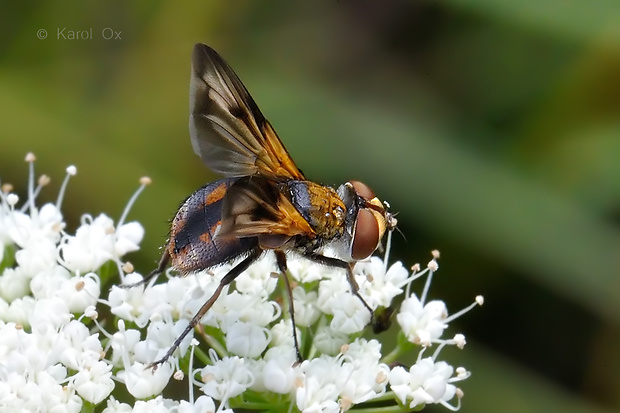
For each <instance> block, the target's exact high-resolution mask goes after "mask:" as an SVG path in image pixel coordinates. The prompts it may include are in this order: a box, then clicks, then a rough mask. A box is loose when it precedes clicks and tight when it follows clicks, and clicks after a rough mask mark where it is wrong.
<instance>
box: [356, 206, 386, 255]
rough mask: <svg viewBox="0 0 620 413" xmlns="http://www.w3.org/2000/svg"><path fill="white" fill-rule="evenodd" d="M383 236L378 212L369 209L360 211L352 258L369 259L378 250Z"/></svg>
mask: <svg viewBox="0 0 620 413" xmlns="http://www.w3.org/2000/svg"><path fill="white" fill-rule="evenodd" d="M382 235H383V234H382V232H381V230H380V229H379V222H378V221H377V216H376V212H375V211H372V210H369V209H360V210H359V212H358V213H357V222H356V224H355V232H354V234H353V244H352V245H351V258H353V259H354V260H363V259H365V258H368V257H369V256H370V255H371V254H372V253H373V252H375V250H376V249H377V246H378V245H379V241H381V236H382Z"/></svg>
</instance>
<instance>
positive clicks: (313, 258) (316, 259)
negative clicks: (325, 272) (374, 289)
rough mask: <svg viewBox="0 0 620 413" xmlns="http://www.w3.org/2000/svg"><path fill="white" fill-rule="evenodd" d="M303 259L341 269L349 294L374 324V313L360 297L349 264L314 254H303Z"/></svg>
mask: <svg viewBox="0 0 620 413" xmlns="http://www.w3.org/2000/svg"><path fill="white" fill-rule="evenodd" d="M304 257H306V258H308V259H309V260H311V261H314V262H317V263H319V264H323V265H327V266H328V267H336V268H342V269H344V270H345V271H346V272H347V281H349V285H350V286H351V292H352V293H353V294H354V295H355V296H356V297H357V298H359V300H360V301H361V302H362V304H363V305H364V307H366V309H367V310H368V312H370V323H374V317H375V315H374V312H373V310H372V308H370V306H369V305H368V303H367V302H366V300H364V298H363V297H362V296H361V295H360V292H359V289H360V287H359V285H357V281H355V277H354V276H353V270H352V269H351V264H349V263H348V262H346V261H343V260H339V259H338V258H332V257H326V256H325V255H321V254H316V253H313V252H312V253H308V254H304Z"/></svg>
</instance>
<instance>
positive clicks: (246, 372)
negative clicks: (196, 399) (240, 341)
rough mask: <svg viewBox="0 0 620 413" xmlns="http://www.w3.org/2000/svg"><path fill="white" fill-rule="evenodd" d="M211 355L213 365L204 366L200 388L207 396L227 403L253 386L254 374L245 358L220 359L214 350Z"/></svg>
mask: <svg viewBox="0 0 620 413" xmlns="http://www.w3.org/2000/svg"><path fill="white" fill-rule="evenodd" d="M211 356H212V360H213V365H212V366H206V367H204V368H203V369H202V371H201V373H200V376H201V377H202V382H203V383H204V384H203V385H202V387H201V388H200V390H201V391H202V392H203V393H205V394H206V395H207V396H210V397H213V398H214V399H217V400H221V401H222V402H223V403H225V402H226V401H227V400H228V399H230V398H232V397H236V396H238V395H240V394H241V393H243V392H244V391H245V390H246V389H248V388H249V387H251V386H252V384H253V383H254V375H253V374H252V372H251V371H250V369H249V368H248V366H246V364H245V361H244V359H242V358H239V357H237V356H234V357H225V358H223V359H221V360H218V359H216V357H215V355H214V353H213V352H211Z"/></svg>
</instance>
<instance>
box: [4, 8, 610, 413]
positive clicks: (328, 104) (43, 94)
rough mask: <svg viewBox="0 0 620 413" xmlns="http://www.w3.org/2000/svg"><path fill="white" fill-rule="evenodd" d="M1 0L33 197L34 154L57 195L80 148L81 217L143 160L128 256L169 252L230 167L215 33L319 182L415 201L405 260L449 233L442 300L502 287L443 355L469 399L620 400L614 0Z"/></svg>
mask: <svg viewBox="0 0 620 413" xmlns="http://www.w3.org/2000/svg"><path fill="white" fill-rule="evenodd" d="M0 7H1V9H0V33H1V36H0V113H2V115H1V117H0V119H1V129H2V132H1V135H2V138H1V139H2V141H1V142H2V145H1V146H0V178H2V181H3V182H7V181H10V182H12V183H13V184H15V186H16V187H17V188H18V189H19V190H20V191H22V193H23V190H24V189H25V184H26V176H27V173H26V165H25V164H24V162H23V159H24V155H25V154H26V152H28V151H32V152H34V153H35V154H36V155H37V157H38V161H37V164H36V168H37V172H38V173H46V174H48V175H50V176H51V177H52V179H53V182H52V184H51V185H50V186H51V188H47V189H46V190H45V191H44V193H43V195H42V199H43V200H50V201H53V200H55V198H56V194H57V190H58V187H59V184H60V182H61V181H62V177H63V176H64V169H65V167H66V166H68V165H70V164H75V165H76V166H77V167H78V175H77V176H76V177H75V178H74V179H73V180H72V182H71V184H70V186H69V190H68V195H67V198H66V200H65V204H64V211H65V213H66V214H67V220H68V223H69V230H70V231H71V230H73V229H75V227H76V225H77V224H78V222H79V216H80V214H82V213H84V212H89V213H92V214H98V213H99V212H106V213H108V214H110V215H111V216H112V217H114V218H118V217H119V216H120V214H121V211H122V209H123V207H124V205H125V202H126V200H127V199H128V198H129V196H130V195H131V193H132V192H133V191H134V190H135V188H136V187H137V185H138V179H139V178H140V177H141V176H143V175H148V176H150V177H151V178H152V179H153V184H152V185H151V186H150V187H149V188H148V189H147V190H146V192H145V193H144V194H143V196H141V198H140V199H139V200H138V202H137V204H136V206H135V208H134V209H133V211H132V213H131V214H130V219H137V220H139V221H140V222H141V223H142V224H143V225H144V227H145V229H146V237H145V240H144V242H143V244H142V246H143V248H142V250H141V251H140V252H139V253H135V254H133V255H132V256H131V257H130V259H131V261H132V262H134V264H135V265H136V267H137V269H138V270H139V271H141V272H147V271H148V270H150V269H151V268H152V266H153V265H154V263H155V261H156V260H157V259H158V255H159V252H158V247H159V246H161V245H162V244H163V243H164V240H165V238H166V234H167V231H168V224H167V220H168V219H169V218H170V217H171V216H172V215H173V214H174V212H175V210H176V207H177V206H178V204H179V202H180V201H181V200H183V199H184V198H185V197H186V196H187V195H189V194H190V193H191V192H192V191H193V190H195V189H197V188H198V187H199V186H201V185H203V184H204V183H206V182H208V181H210V180H213V179H215V176H214V175H213V174H212V173H211V172H210V171H208V170H207V168H205V167H204V165H202V163H201V161H200V160H199V159H198V158H197V157H196V156H195V155H194V154H193V152H192V149H191V146H190V142H189V138H188V132H187V118H188V109H187V107H188V81H189V70H190V54H191V50H192V47H193V44H194V43H195V42H204V43H207V44H209V45H211V46H212V47H214V48H215V49H216V50H218V51H219V52H220V53H221V54H222V55H223V56H224V58H225V59H226V60H227V61H228V62H229V63H230V64H231V66H232V67H233V68H234V69H235V71H236V72H237V73H238V74H239V76H240V77H241V79H242V80H243V81H244V83H245V84H246V86H247V87H248V89H249V90H250V92H251V93H252V95H253V96H254V98H255V100H256V101H257V103H258V104H259V106H260V107H261V109H262V111H263V113H264V114H265V116H266V117H267V118H268V119H270V120H271V122H272V123H273V125H274V127H275V128H276V130H277V131H278V133H279V135H280V137H281V138H282V140H283V141H284V143H285V144H286V146H287V147H288V149H289V151H290V152H291V154H292V155H293V157H294V158H295V160H296V162H297V164H298V165H299V166H300V167H301V168H302V169H303V170H304V172H305V174H306V175H307V176H308V177H310V178H311V179H314V180H316V181H319V182H324V183H333V184H338V183H341V182H343V181H345V180H347V179H351V178H355V179H359V180H362V181H365V182H366V183H368V184H370V185H371V186H372V187H373V188H374V190H375V192H376V193H377V194H379V195H380V197H381V198H382V199H385V200H388V201H389V202H390V204H391V205H392V208H393V210H394V211H398V212H399V214H398V219H399V226H400V229H401V230H402V232H403V234H404V237H402V236H400V235H398V234H396V236H395V237H394V242H393V245H394V252H393V257H394V258H397V259H400V260H403V261H404V262H405V263H406V264H407V265H411V264H413V263H415V262H421V263H422V264H425V263H427V262H428V261H429V259H430V253H429V252H430V250H431V249H434V248H438V249H439V250H440V251H441V252H442V259H441V261H440V267H441V268H440V271H439V273H438V274H437V278H436V279H435V282H434V284H433V286H432V289H431V298H443V299H445V300H446V302H447V303H448V306H449V309H450V310H451V311H453V312H454V311H456V310H458V309H460V308H462V307H464V306H466V305H467V304H469V303H470V302H472V300H473V298H474V297H475V295H476V294H483V295H484V296H485V298H486V303H485V306H484V307H482V308H478V309H476V310H474V311H473V312H472V313H470V314H468V315H467V316H465V317H463V318H461V319H459V320H458V321H457V322H455V323H453V325H452V327H451V331H450V334H454V333H456V332H463V333H464V334H465V335H466V337H467V339H468V346H467V347H466V349H465V350H464V351H458V350H452V349H449V350H444V353H442V355H444V356H446V357H448V358H449V359H450V360H451V361H452V362H453V363H454V364H456V365H464V366H465V367H467V368H468V369H469V370H471V371H472V372H473V376H472V377H471V378H470V379H469V380H467V381H466V382H464V383H461V384H462V386H461V387H462V388H463V390H464V392H465V398H464V399H463V403H464V406H463V408H462V410H461V411H463V412H495V411H497V412H500V411H501V412H555V411H558V412H560V411H561V412H612V411H620V375H619V374H618V372H619V371H620V344H619V342H620V329H619V327H620V277H619V276H620V225H619V224H620V2H618V1H617V0H588V1H577V0H547V1H539V0H521V1H518V2H517V1H504V0H443V1H369V0H368V1H362V0H339V1H338V0H329V1H327V0H325V1H308V2H287V1H264V2H258V1H256V2H252V1H236V2H224V1H202V2H184V3H179V2H172V1H148V2H147V1H136V2H133V3H129V2H124V1H115V0H108V1H94V0H87V1H64V2H44V1H38V2H37V1H31V2H22V3H19V2H12V3H9V2H3V4H2V5H1V6H0ZM63 28H65V30H64V32H63V31H62V30H63ZM91 28H92V38H89V39H79V40H70V39H63V38H62V37H63V33H64V36H66V37H68V36H69V31H81V30H87V31H89V33H90V30H91ZM40 29H44V30H46V31H47V38H45V39H39V38H38V37H37V36H38V35H39V36H42V32H39V30H40ZM59 30H60V31H61V32H62V33H61V34H60V35H59V33H58V31H59ZM119 32H120V33H119ZM116 33H118V34H119V35H120V39H119V38H116V39H114V37H116ZM89 35H90V34H89ZM59 37H60V38H59ZM104 37H113V38H112V39H105V38H104ZM428 411H445V409H444V408H443V407H432V408H429V409H428Z"/></svg>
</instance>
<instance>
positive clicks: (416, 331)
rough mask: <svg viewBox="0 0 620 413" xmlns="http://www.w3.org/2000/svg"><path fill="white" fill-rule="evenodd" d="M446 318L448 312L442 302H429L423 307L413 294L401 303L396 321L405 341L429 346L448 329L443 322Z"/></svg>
mask: <svg viewBox="0 0 620 413" xmlns="http://www.w3.org/2000/svg"><path fill="white" fill-rule="evenodd" d="M447 317H448V310H447V309H446V305H445V303H444V302H443V301H431V302H429V303H427V304H426V305H423V304H422V303H421V302H420V300H419V299H418V297H417V296H415V294H414V295H412V296H411V297H409V298H407V299H405V300H404V301H403V303H402V304H401V307H400V312H399V313H398V314H397V315H396V320H398V324H399V325H400V328H401V329H402V330H403V333H405V336H407V340H409V341H411V342H412V343H416V344H422V345H423V346H430V344H431V342H433V341H436V340H438V339H439V338H440V337H441V334H442V333H443V331H444V330H445V329H446V328H447V327H448V324H446V323H445V322H444V320H445V319H446V318H447Z"/></svg>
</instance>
